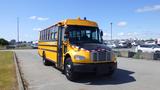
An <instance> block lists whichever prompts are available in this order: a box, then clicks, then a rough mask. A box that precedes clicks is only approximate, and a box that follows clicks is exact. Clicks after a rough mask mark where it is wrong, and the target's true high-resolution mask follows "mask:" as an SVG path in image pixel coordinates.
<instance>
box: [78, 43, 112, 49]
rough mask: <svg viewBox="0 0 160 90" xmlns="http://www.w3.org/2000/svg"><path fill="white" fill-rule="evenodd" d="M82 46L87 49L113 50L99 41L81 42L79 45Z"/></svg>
mask: <svg viewBox="0 0 160 90" xmlns="http://www.w3.org/2000/svg"><path fill="white" fill-rule="evenodd" d="M78 46H79V47H80V48H84V49H86V50H89V51H91V50H102V49H105V50H107V51H111V50H112V49H111V48H109V47H107V46H106V45H104V44H97V43H86V44H80V45H78Z"/></svg>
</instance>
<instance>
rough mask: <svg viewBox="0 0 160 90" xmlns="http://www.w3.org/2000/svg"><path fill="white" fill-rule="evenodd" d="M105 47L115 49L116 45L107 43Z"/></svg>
mask: <svg viewBox="0 0 160 90" xmlns="http://www.w3.org/2000/svg"><path fill="white" fill-rule="evenodd" d="M107 46H108V47H110V48H116V44H114V43H108V44H107Z"/></svg>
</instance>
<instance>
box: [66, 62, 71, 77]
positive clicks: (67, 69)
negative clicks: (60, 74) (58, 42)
mask: <svg viewBox="0 0 160 90" xmlns="http://www.w3.org/2000/svg"><path fill="white" fill-rule="evenodd" d="M66 74H67V76H70V75H71V65H70V64H67V65H66Z"/></svg>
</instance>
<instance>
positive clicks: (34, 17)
mask: <svg viewBox="0 0 160 90" xmlns="http://www.w3.org/2000/svg"><path fill="white" fill-rule="evenodd" d="M36 18H37V17H36V16H30V17H29V19H32V20H35V19H36Z"/></svg>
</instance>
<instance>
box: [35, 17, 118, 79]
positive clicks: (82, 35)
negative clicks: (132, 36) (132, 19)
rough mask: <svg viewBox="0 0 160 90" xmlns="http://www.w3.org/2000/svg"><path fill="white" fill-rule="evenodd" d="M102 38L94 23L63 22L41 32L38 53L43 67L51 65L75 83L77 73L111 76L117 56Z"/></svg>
mask: <svg viewBox="0 0 160 90" xmlns="http://www.w3.org/2000/svg"><path fill="white" fill-rule="evenodd" d="M102 37H103V31H101V30H100V29H99V28H98V25H97V23H96V22H93V21H90V20H86V18H84V19H80V18H77V19H66V20H64V21H61V22H58V23H56V24H54V25H52V26H50V27H48V28H46V29H44V30H42V31H40V35H39V41H38V53H39V55H40V56H41V57H42V59H43V64H44V65H51V64H54V65H55V67H56V68H58V69H60V70H61V71H63V72H64V74H65V75H66V77H67V79H68V80H76V79H77V76H78V73H79V72H81V73H85V72H92V73H97V74H105V75H112V74H113V73H114V71H115V70H116V68H117V61H116V57H115V54H114V53H113V51H112V50H111V49H110V48H109V47H107V46H106V45H104V44H103V38H102Z"/></svg>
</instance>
